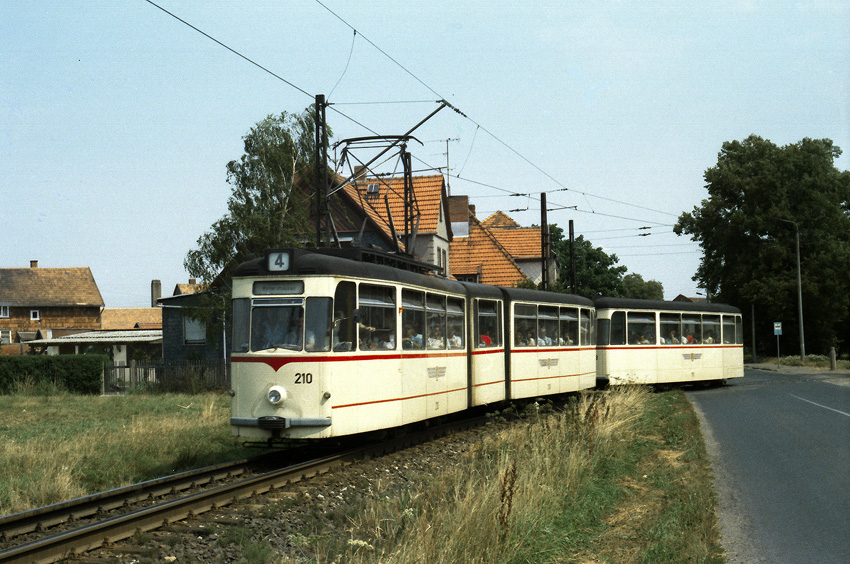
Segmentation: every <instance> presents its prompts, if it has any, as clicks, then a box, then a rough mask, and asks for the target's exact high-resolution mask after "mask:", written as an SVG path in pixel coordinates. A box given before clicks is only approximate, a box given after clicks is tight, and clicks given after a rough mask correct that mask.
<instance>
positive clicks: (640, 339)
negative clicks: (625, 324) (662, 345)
mask: <svg viewBox="0 0 850 564" xmlns="http://www.w3.org/2000/svg"><path fill="white" fill-rule="evenodd" d="M635 344H636V345H650V344H652V343H650V342H649V341H648V340H647V338H646V336H645V335H644V334H643V333H641V334H639V335H638V336H637V339H635Z"/></svg>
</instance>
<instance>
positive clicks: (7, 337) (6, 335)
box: [0, 329, 12, 345]
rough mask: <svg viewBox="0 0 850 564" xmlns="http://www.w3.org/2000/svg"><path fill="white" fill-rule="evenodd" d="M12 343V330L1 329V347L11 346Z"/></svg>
mask: <svg viewBox="0 0 850 564" xmlns="http://www.w3.org/2000/svg"><path fill="white" fill-rule="evenodd" d="M11 343H12V330H11V329H0V345H9V344H11Z"/></svg>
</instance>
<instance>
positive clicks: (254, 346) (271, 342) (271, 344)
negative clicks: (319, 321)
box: [251, 306, 304, 351]
mask: <svg viewBox="0 0 850 564" xmlns="http://www.w3.org/2000/svg"><path fill="white" fill-rule="evenodd" d="M303 342H304V308H303V307H301V306H265V307H255V308H254V312H253V315H252V317H251V350H252V351H265V350H269V349H289V350H294V351H300V350H301V348H302V346H303Z"/></svg>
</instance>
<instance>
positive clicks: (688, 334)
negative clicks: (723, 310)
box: [682, 314, 702, 345]
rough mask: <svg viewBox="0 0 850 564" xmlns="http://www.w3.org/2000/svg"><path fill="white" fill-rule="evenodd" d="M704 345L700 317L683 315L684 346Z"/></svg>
mask: <svg viewBox="0 0 850 564" xmlns="http://www.w3.org/2000/svg"><path fill="white" fill-rule="evenodd" d="M701 343H702V324H701V323H700V316H699V315H687V314H685V315H682V344H684V345H699V344H701Z"/></svg>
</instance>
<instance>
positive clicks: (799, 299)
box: [773, 217, 806, 360]
mask: <svg viewBox="0 0 850 564" xmlns="http://www.w3.org/2000/svg"><path fill="white" fill-rule="evenodd" d="M773 219H774V220H776V221H782V222H784V223H790V224H791V225H793V226H794V229H795V230H796V232H797V317H798V318H799V321H800V360H806V339H805V337H804V336H803V278H802V275H801V273H800V226H799V225H797V222H796V221H791V220H790V219H780V218H778V217H774V218H773Z"/></svg>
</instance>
